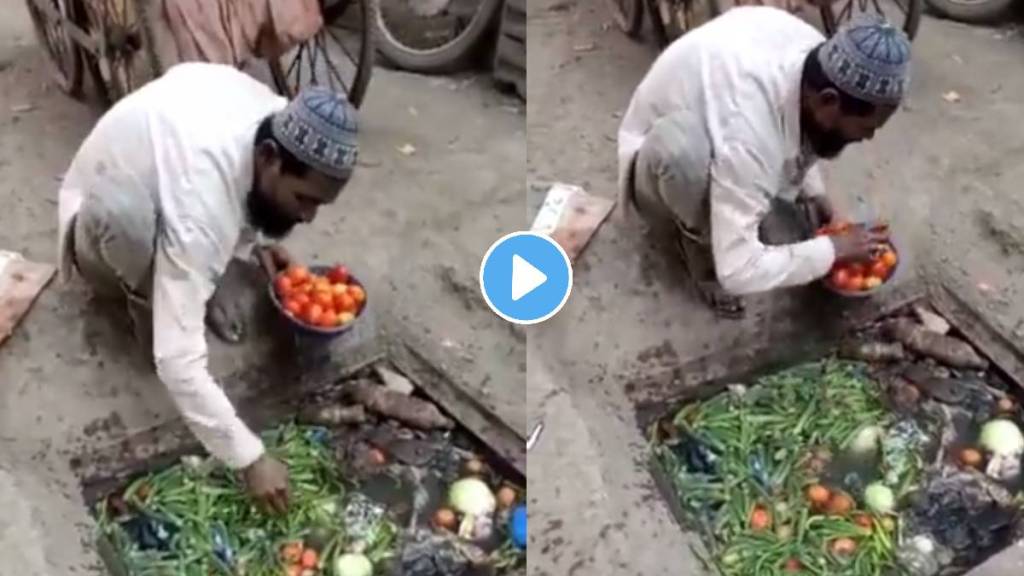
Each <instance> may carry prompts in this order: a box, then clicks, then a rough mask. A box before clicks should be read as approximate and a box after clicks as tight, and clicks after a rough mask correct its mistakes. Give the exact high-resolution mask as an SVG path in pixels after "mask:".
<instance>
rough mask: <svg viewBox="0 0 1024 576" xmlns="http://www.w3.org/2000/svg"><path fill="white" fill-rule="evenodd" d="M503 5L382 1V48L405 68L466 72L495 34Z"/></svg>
mask: <svg viewBox="0 0 1024 576" xmlns="http://www.w3.org/2000/svg"><path fill="white" fill-rule="evenodd" d="M501 7H502V0H379V12H378V15H377V16H378V17H377V21H376V22H375V26H376V27H377V49H378V50H380V53H381V54H382V55H383V56H384V58H385V59H386V60H387V61H388V62H390V63H391V64H392V65H394V66H395V67H396V68H398V69H400V70H408V71H409V72H420V73H425V74H436V73H446V72H457V71H460V70H463V69H465V68H466V66H467V64H469V63H470V62H471V61H472V60H473V59H474V57H476V56H477V55H478V54H479V53H480V49H481V43H482V42H483V41H484V37H485V35H488V34H489V33H490V32H491V31H493V30H494V25H495V24H496V23H497V21H498V16H499V14H501ZM490 46H493V44H491V43H490V42H488V44H487V48H489V47H490Z"/></svg>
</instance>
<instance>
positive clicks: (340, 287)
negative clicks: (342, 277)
mask: <svg viewBox="0 0 1024 576" xmlns="http://www.w3.org/2000/svg"><path fill="white" fill-rule="evenodd" d="M331 292H333V293H334V295H335V296H337V295H338V294H344V293H345V292H348V284H332V285H331Z"/></svg>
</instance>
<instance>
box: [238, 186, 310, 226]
mask: <svg viewBox="0 0 1024 576" xmlns="http://www.w3.org/2000/svg"><path fill="white" fill-rule="evenodd" d="M245 203H246V208H247V210H248V212H249V223H250V224H252V225H253V226H254V227H255V228H256V229H257V230H259V231H260V232H262V233H263V234H265V235H267V236H269V237H270V238H274V239H281V238H284V237H285V236H287V235H288V234H289V233H290V232H291V231H292V228H294V227H295V225H296V224H297V223H298V222H296V221H295V220H293V219H291V218H289V217H287V216H285V215H284V214H282V213H281V211H280V210H278V209H277V208H275V207H274V206H273V205H272V204H271V203H270V201H269V200H267V196H266V194H263V193H261V192H260V190H259V189H257V188H255V187H254V188H253V189H252V190H251V191H250V192H249V196H248V197H247V198H246V201H245Z"/></svg>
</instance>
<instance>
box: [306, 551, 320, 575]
mask: <svg viewBox="0 0 1024 576" xmlns="http://www.w3.org/2000/svg"><path fill="white" fill-rule="evenodd" d="M318 564H320V557H319V556H318V555H317V553H316V550H313V549H312V548H306V549H305V550H303V551H302V567H303V568H305V569H306V570H312V569H314V568H316V567H317V565H318Z"/></svg>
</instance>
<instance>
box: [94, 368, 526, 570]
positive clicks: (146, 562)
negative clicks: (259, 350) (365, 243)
mask: <svg viewBox="0 0 1024 576" xmlns="http://www.w3.org/2000/svg"><path fill="white" fill-rule="evenodd" d="M435 391H436V390H435ZM454 404H458V405H452V403H449V404H448V405H444V406H442V405H441V404H439V403H438V402H435V401H434V400H433V399H432V395H431V394H430V393H429V392H428V391H427V390H425V389H424V387H423V386H421V385H420V383H418V382H414V381H413V379H412V378H411V377H406V376H405V375H403V374H402V373H401V371H400V370H399V369H397V368H396V367H395V366H394V365H392V364H390V363H388V362H386V361H375V362H374V363H372V364H370V365H368V366H366V367H364V368H361V369H359V370H357V371H354V372H353V373H351V374H348V375H346V377H344V378H342V379H339V380H334V381H329V382H327V383H326V384H323V385H317V386H314V387H313V388H312V389H309V390H308V392H307V393H306V394H304V395H303V396H301V397H299V398H293V399H292V402H288V403H283V402H278V401H277V399H272V398H264V399H262V405H263V406H262V410H259V409H257V410H253V412H261V411H262V412H263V414H262V415H261V416H260V417H259V418H257V420H258V421H259V422H260V423H261V424H262V425H261V426H260V427H259V428H258V429H260V430H262V431H263V432H262V434H261V435H262V436H263V439H264V441H265V443H266V445H267V446H268V450H269V451H270V453H272V454H274V455H276V456H278V457H279V458H280V459H281V460H282V461H284V462H285V463H286V464H287V465H288V467H289V472H290V475H291V478H290V484H291V495H290V503H289V504H290V509H289V513H288V515H286V516H284V517H273V516H271V515H267V514H265V513H264V512H262V511H260V510H258V509H257V508H256V507H255V506H254V505H253V504H252V503H251V501H249V500H248V499H247V497H246V496H245V494H244V487H243V483H242V481H241V480H240V479H239V478H238V477H237V475H235V474H233V473H231V472H230V471H228V470H226V469H225V468H224V467H223V466H222V465H220V464H218V463H217V462H215V461H213V460H212V459H211V458H208V457H203V456H200V454H202V450H201V448H199V447H198V446H197V445H195V443H194V441H191V440H188V441H183V443H182V444H181V445H180V446H179V445H176V444H175V443H174V442H166V441H165V438H166V437H167V436H169V435H171V434H168V433H166V432H162V431H161V430H151V431H148V432H146V433H143V434H139V435H137V436H136V437H134V438H129V439H127V440H125V441H123V442H121V443H119V444H118V445H117V446H110V447H106V448H105V449H101V450H98V451H96V453H93V454H90V455H86V456H84V457H80V458H78V459H77V460H76V462H74V466H75V467H76V469H78V470H79V472H80V475H82V476H83V477H84V480H83V491H84V494H85V498H86V502H87V503H88V504H89V506H90V509H91V512H92V513H93V516H94V518H95V519H96V521H97V524H98V525H99V534H98V537H97V546H98V551H99V553H100V556H101V558H102V559H103V561H104V563H105V564H106V566H107V568H108V570H109V571H110V573H112V574H114V575H116V576H142V575H163V574H168V575H171V574H173V575H179V574H181V575H192V574H196V575H207V574H231V575H243V574H244V575H256V576H259V575H262V574H266V575H280V574H292V573H293V572H294V573H295V574H302V575H305V576H313V575H324V576H346V575H348V574H367V575H369V574H377V575H380V574H395V575H399V574H401V575H406V576H449V575H453V576H459V575H470V574H474V575H475V574H481V575H489V574H502V575H503V574H522V573H524V571H525V550H524V549H522V548H521V547H520V541H521V539H524V538H525V534H524V533H525V508H523V506H525V502H526V494H525V479H524V477H523V475H522V474H521V472H520V471H519V468H518V467H517V466H515V465H513V463H511V462H509V461H508V459H507V458H505V457H503V455H502V450H500V449H498V448H496V447H495V446H492V445H491V444H490V443H489V442H488V439H493V436H490V437H488V438H482V437H481V436H480V434H475V433H474V432H473V431H471V430H470V429H468V428H467V426H466V425H465V424H464V422H463V418H466V417H467V416H468V417H469V418H471V419H473V420H474V421H479V420H480V419H481V418H482V419H484V420H489V419H490V420H493V417H491V416H489V415H481V414H479V413H478V412H479V411H480V410H481V409H480V407H479V406H478V405H475V404H465V403H461V404H460V403H458V402H454ZM476 431H477V432H478V431H479V430H478V429H477V430H476ZM176 433H178V434H182V433H184V434H187V430H184V431H183V430H182V427H181V425H180V423H179V424H177V428H176ZM519 520H521V522H520V521H519ZM307 550H313V551H314V553H313V554H310V553H309V552H306V551H307ZM303 553H305V554H306V555H307V556H308V557H309V558H303ZM296 560H297V561H296ZM364 560H365V561H364ZM304 561H306V564H305V565H304V564H303V562H304ZM364 569H369V571H365V570H364Z"/></svg>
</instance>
